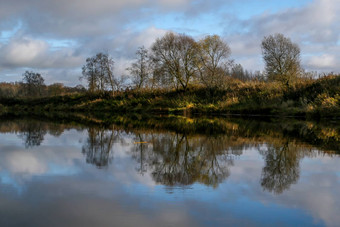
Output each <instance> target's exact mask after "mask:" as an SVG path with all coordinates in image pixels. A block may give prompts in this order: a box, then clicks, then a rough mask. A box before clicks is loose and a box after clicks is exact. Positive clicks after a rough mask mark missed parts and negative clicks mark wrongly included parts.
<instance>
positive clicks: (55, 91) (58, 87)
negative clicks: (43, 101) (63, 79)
mask: <svg viewBox="0 0 340 227" xmlns="http://www.w3.org/2000/svg"><path fill="white" fill-rule="evenodd" d="M63 91H64V84H62V83H54V84H51V85H50V86H48V89H47V93H48V95H49V96H58V95H61V94H62V93H63Z"/></svg>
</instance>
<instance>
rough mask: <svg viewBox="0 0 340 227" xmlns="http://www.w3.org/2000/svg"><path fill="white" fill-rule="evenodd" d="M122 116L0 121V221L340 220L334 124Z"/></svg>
mask: <svg viewBox="0 0 340 227" xmlns="http://www.w3.org/2000/svg"><path fill="white" fill-rule="evenodd" d="M121 122H124V123H121V124H118V125H117V124H116V125H105V127H104V126H99V125H92V126H86V125H79V124H75V123H72V125H71V124H65V123H64V124H60V123H55V122H54V123H49V122H46V121H44V122H41V121H37V120H32V119H20V120H2V121H1V122H0V132H1V134H0V226H226V225H229V226H276V225H279V226H339V225H340V215H339V214H340V194H339V192H340V158H339V155H338V151H339V149H338V148H339V147H338V145H339V132H340V130H339V128H336V127H335V126H334V124H332V123H329V124H328V125H327V126H319V125H318V124H315V123H311V122H293V123H287V122H285V123H278V122H274V123H270V122H259V121H258V120H252V121H244V120H230V119H229V120H216V119H213V120H211V119H210V120H205V121H203V122H202V121H199V120H195V119H184V118H183V119H178V120H176V119H175V120H173V119H170V121H168V120H164V121H159V122H155V121H152V122H150V121H149V122H148V121H145V122H143V120H138V119H137V120H134V122H131V123H129V122H126V121H121ZM136 122H139V124H138V123H136ZM169 122H170V123H169ZM148 125H149V126H150V127H148Z"/></svg>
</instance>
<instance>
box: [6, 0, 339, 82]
mask: <svg viewBox="0 0 340 227" xmlns="http://www.w3.org/2000/svg"><path fill="white" fill-rule="evenodd" d="M339 15H340V0H299V1H296V0H286V1H282V0H257V1H254V0H210V1H206V0H158V1H157V0H124V1H113V0H96V1H90V0H72V1H69V0H11V1H9V0H0V82H3V81H7V82H13V81H19V80H21V79H22V74H23V73H24V72H25V71H26V70H30V71H35V72H39V73H41V74H42V76H43V77H44V78H45V83H46V84H51V83H56V82H60V83H64V84H65V85H68V86H74V85H77V84H80V83H83V84H84V81H79V77H80V76H81V67H82V65H84V64H85V60H86V58H87V57H91V56H93V55H95V54H96V53H98V52H103V51H104V52H108V53H109V54H110V55H111V56H112V57H113V58H114V60H115V74H116V75H118V76H120V75H124V74H125V75H126V74H127V72H126V70H125V69H126V68H127V67H128V66H129V64H131V62H132V61H133V59H134V57H135V52H136V50H137V48H138V47H140V46H145V47H147V48H148V47H150V46H151V45H152V43H153V42H154V41H155V40H156V38H159V37H162V36H163V35H164V34H165V33H166V32H167V31H173V32H177V33H185V34H187V35H190V36H192V37H193V38H195V39H196V40H198V39H200V38H203V37H204V36H206V35H213V34H217V35H219V36H221V37H222V38H223V40H224V41H226V42H227V43H228V45H229V46H230V48H231V51H232V55H231V58H232V59H234V60H235V62H236V63H240V64H242V66H243V67H244V69H247V70H251V71H256V70H261V71H262V70H263V69H264V63H263V60H262V55H261V47H260V44H261V40H262V39H263V37H264V36H268V35H271V34H275V33H282V34H284V35H285V36H287V37H289V38H291V40H292V41H293V42H294V43H297V44H298V45H299V46H300V48H301V59H302V65H303V67H304V68H305V69H306V71H318V72H320V73H321V72H340V17H339Z"/></svg>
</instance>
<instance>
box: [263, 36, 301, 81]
mask: <svg viewBox="0 0 340 227" xmlns="http://www.w3.org/2000/svg"><path fill="white" fill-rule="evenodd" d="M261 47H262V55H263V59H264V62H265V65H266V66H265V67H266V68H265V69H266V74H267V77H268V80H274V81H280V82H282V83H283V84H285V85H287V86H289V85H290V84H291V83H292V82H293V81H294V80H295V79H296V78H297V77H299V75H300V73H301V66H300V48H299V46H298V45H297V44H295V43H292V41H291V40H290V39H289V38H286V37H285V36H284V35H282V34H275V35H270V36H268V37H264V39H263V40H262V45H261Z"/></svg>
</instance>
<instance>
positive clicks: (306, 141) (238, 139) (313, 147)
mask: <svg viewBox="0 0 340 227" xmlns="http://www.w3.org/2000/svg"><path fill="white" fill-rule="evenodd" d="M110 121H113V119H110ZM114 121H115V124H103V123H102V122H100V121H98V122H100V124H97V125H96V126H91V127H86V130H87V132H88V133H87V139H86V140H84V144H83V146H82V153H83V154H84V155H85V157H86V162H87V163H90V164H93V165H95V166H97V167H98V168H103V167H107V166H108V165H110V163H111V161H112V159H113V157H114V144H119V145H120V146H121V147H122V146H124V147H127V148H128V149H129V154H130V155H131V157H132V158H133V159H134V160H135V164H136V165H135V169H136V171H137V172H139V173H140V174H142V175H143V174H149V175H150V176H151V177H152V178H153V180H154V181H155V182H157V183H159V184H163V185H167V186H181V185H191V184H194V183H202V184H205V185H209V186H212V187H217V186H218V185H219V184H220V183H221V182H223V181H225V180H226V179H227V178H228V176H229V175H230V174H231V166H232V165H234V164H235V159H237V158H238V157H241V156H242V154H243V152H244V151H245V150H248V149H249V148H253V149H254V150H258V151H259V153H260V154H261V155H262V156H263V159H264V167H263V169H262V174H261V182H260V184H261V186H262V187H263V189H264V190H266V191H269V192H273V193H277V194H279V193H282V192H284V191H285V190H288V189H289V188H290V187H291V185H292V184H294V183H297V182H298V180H299V176H300V162H301V160H302V159H303V158H304V157H313V156H316V155H318V154H320V153H321V154H324V155H333V154H335V153H336V152H337V151H339V149H338V148H339V141H340V139H339V138H340V137H339V135H340V133H339V127H336V126H334V125H333V126H330V125H322V124H316V123H311V122H303V121H291V122H290V121H286V122H268V121H259V120H244V119H240V118H238V119H218V118H213V119H206V118H202V119H191V118H184V117H165V118H163V117H162V118H157V117H155V118H154V119H150V118H149V119H146V120H144V119H138V118H133V119H131V118H127V117H121V116H120V117H117V118H115V120H114ZM148 123H149V125H148ZM69 128H74V126H69V125H67V124H58V123H47V122H41V121H34V120H24V119H21V120H18V121H0V131H1V132H15V133H17V134H19V137H20V138H22V139H23V141H24V144H25V146H26V147H32V146H39V145H40V144H41V143H42V141H43V140H44V136H45V135H46V134H47V133H49V134H51V135H55V136H59V135H60V134H61V133H63V131H64V130H65V129H69ZM84 128H85V127H82V128H80V129H84Z"/></svg>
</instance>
